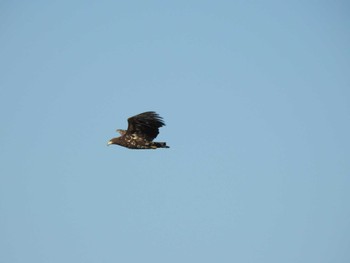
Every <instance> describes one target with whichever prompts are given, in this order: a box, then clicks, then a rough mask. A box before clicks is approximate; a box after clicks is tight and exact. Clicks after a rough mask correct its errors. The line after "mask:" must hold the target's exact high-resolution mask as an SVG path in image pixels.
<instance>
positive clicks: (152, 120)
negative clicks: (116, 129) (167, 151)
mask: <svg viewBox="0 0 350 263" xmlns="http://www.w3.org/2000/svg"><path fill="white" fill-rule="evenodd" d="M128 123H129V125H128V130H127V131H126V133H127V134H133V133H136V134H138V135H139V136H142V137H144V138H146V139H148V140H150V141H152V140H153V139H154V138H156V137H157V135H158V133H159V128H160V127H162V126H164V125H165V123H164V122H163V120H162V118H161V117H160V116H159V115H158V114H157V113H155V112H154V111H147V112H144V113H141V114H138V115H135V116H133V117H130V118H129V119H128Z"/></svg>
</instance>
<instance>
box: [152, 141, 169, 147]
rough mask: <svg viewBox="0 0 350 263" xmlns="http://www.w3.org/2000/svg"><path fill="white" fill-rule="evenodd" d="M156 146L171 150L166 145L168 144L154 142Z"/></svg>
mask: <svg viewBox="0 0 350 263" xmlns="http://www.w3.org/2000/svg"><path fill="white" fill-rule="evenodd" d="M154 145H155V146H156V147H157V148H170V147H169V146H167V145H166V142H154Z"/></svg>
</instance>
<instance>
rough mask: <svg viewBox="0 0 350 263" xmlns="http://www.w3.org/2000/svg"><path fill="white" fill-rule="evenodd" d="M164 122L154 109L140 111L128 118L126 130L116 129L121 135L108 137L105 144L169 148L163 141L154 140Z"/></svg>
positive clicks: (136, 147)
mask: <svg viewBox="0 0 350 263" xmlns="http://www.w3.org/2000/svg"><path fill="white" fill-rule="evenodd" d="M162 126H165V123H164V121H163V119H162V117H160V116H159V115H158V114H157V113H155V112H154V111H147V112H144V113H140V114H138V115H135V116H133V117H130V118H129V119H128V129H127V130H119V129H118V130H117V132H119V133H120V135H121V136H119V137H116V138H113V139H110V140H109V141H108V144H107V145H111V144H117V145H120V146H123V147H126V148H129V149H157V148H169V146H167V145H166V143H165V142H154V141H153V140H154V139H155V138H156V137H157V135H158V134H159V128H160V127H162Z"/></svg>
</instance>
